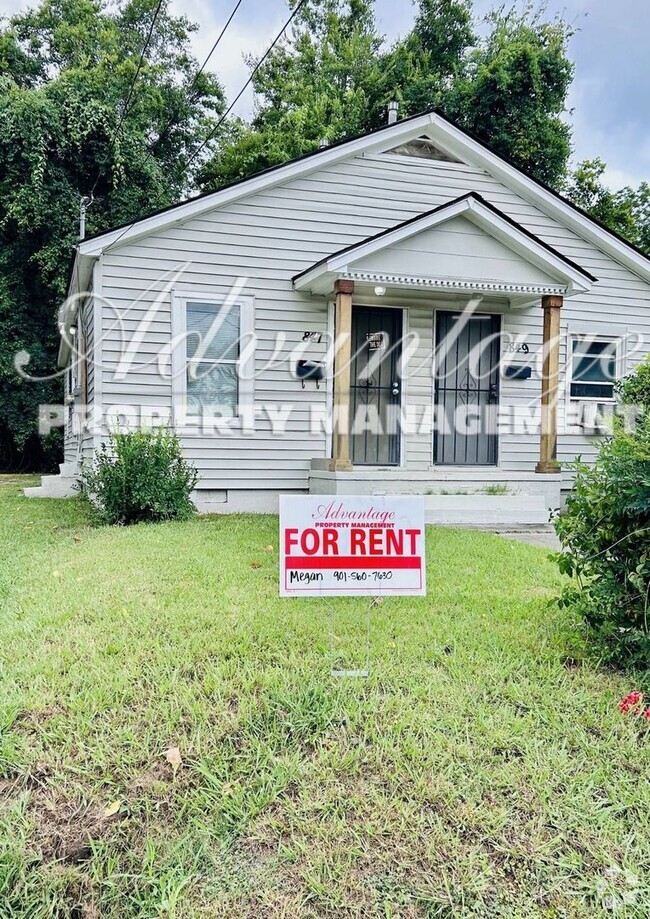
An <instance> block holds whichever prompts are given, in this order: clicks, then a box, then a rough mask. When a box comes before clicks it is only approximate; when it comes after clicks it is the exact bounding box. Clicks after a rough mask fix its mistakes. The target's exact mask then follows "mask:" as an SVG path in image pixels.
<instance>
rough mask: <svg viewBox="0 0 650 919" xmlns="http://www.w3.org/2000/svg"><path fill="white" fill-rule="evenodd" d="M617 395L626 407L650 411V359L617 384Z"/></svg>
mask: <svg viewBox="0 0 650 919" xmlns="http://www.w3.org/2000/svg"><path fill="white" fill-rule="evenodd" d="M616 394H617V395H618V398H619V399H620V401H621V402H623V403H625V404H626V405H636V406H638V407H639V408H640V409H643V410H645V411H648V409H650V358H646V360H644V361H642V362H641V363H640V364H638V365H637V366H636V367H635V368H634V370H633V371H632V372H631V373H629V374H628V375H627V376H626V377H625V378H624V379H622V380H620V381H619V382H618V383H617V384H616Z"/></svg>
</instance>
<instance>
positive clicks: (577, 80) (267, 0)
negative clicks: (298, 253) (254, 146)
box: [0, 0, 650, 188]
mask: <svg viewBox="0 0 650 919" xmlns="http://www.w3.org/2000/svg"><path fill="white" fill-rule="evenodd" d="M28 5H33V4H32V3H29V2H25V0H0V14H4V15H11V13H14V12H17V11H18V10H19V9H21V8H24V7H26V6H28ZM234 5H235V0H172V7H173V8H174V9H175V11H176V12H177V13H181V12H183V13H185V14H186V15H187V16H188V17H189V18H190V19H191V20H193V21H195V22H197V23H198V24H199V26H200V28H199V30H198V32H197V33H195V35H194V38H193V45H194V51H195V54H196V56H197V58H198V59H199V60H200V61H203V59H204V58H205V56H206V55H207V53H208V51H209V49H210V47H211V46H212V44H213V42H214V40H215V38H216V37H217V35H218V34H219V32H220V31H221V28H222V27H223V25H224V23H225V21H226V20H227V18H228V16H229V15H230V13H231V11H232V9H233V7H234ZM497 5H499V0H474V8H475V10H476V12H477V14H478V15H479V16H481V15H484V14H485V13H486V12H487V11H488V10H489V9H490V8H492V7H493V6H497ZM547 6H548V15H549V16H551V15H552V14H555V13H561V14H562V15H563V16H564V17H565V18H566V19H567V20H568V21H569V22H570V23H572V24H573V26H574V27H575V29H576V30H577V31H576V34H575V36H574V37H573V39H572V40H571V45H570V49H569V50H570V57H571V58H572V60H573V61H574V62H575V77H574V81H573V85H572V88H571V91H570V95H569V101H568V107H569V109H571V113H570V115H569V116H568V118H569V120H570V122H571V123H572V125H573V144H574V155H573V160H574V162H577V161H579V160H582V159H590V158H593V157H596V156H598V157H600V158H601V159H603V160H604V161H605V162H606V163H607V167H608V168H607V173H606V180H607V182H608V184H609V185H610V186H611V187H612V188H619V187H621V186H623V185H628V184H631V185H638V183H639V182H640V181H642V180H648V181H650V66H649V58H650V2H649V0H547ZM376 10H377V25H378V29H379V31H380V32H382V33H383V34H385V35H386V36H387V38H388V39H389V40H393V39H395V38H397V37H398V36H399V35H404V34H405V33H406V32H407V31H408V30H409V28H410V26H411V24H412V21H413V16H414V6H413V4H412V3H411V0H376ZM287 15H288V8H287V5H286V3H285V0H243V2H242V4H241V7H240V8H239V10H238V12H237V14H236V16H235V18H234V19H233V21H232V23H231V25H230V27H229V29H228V31H227V32H226V34H225V36H224V38H223V40H222V43H221V45H220V46H219V48H218V50H217V52H216V53H215V55H214V57H213V58H212V60H211V62H210V68H209V69H211V70H214V71H215V72H216V73H218V75H219V77H220V78H221V81H222V83H223V84H224V88H225V90H226V93H227V96H228V98H229V99H233V98H234V97H235V96H236V95H237V93H238V92H239V90H240V89H241V87H242V86H243V84H244V83H245V81H246V78H247V76H248V73H249V69H248V67H247V65H246V63H245V61H244V57H245V56H246V55H249V54H253V55H258V56H259V55H260V54H262V53H263V52H264V51H265V50H266V48H267V47H268V45H269V44H270V42H271V41H272V40H273V38H274V37H275V35H276V34H277V32H278V31H279V30H280V28H281V27H282V25H283V24H284V22H285V21H286V18H287ZM252 104H253V97H252V94H251V93H250V92H248V93H246V94H245V95H244V96H243V97H242V99H241V101H240V103H239V105H238V106H237V108H236V111H237V113H238V114H241V115H243V116H246V115H248V114H250V112H251V108H252Z"/></svg>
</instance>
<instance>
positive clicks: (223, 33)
mask: <svg viewBox="0 0 650 919" xmlns="http://www.w3.org/2000/svg"><path fill="white" fill-rule="evenodd" d="M243 2H244V0H237V3H236V4H235V8H234V10H233V11H232V13H231V14H230V16H229V17H228V20H227V22H226V24H225V26H224V27H223V29H222V30H221V32H220V33H219V36H218V37H217V40H216V42H215V43H214V44H213V46H212V47H211V48H210V53H209V54H208V56H207V57H206V59H205V60H204V61H203V63H202V64H201V66H200V67H199V69H198V71H197V72H196V74H195V76H194V79H193V80H192V83H191V85H190V88H189V89H188V91H187V92H188V95H189V94H190V93H191V92H192V90H193V89H194V87H195V86H196V81H197V80H198V78H199V77H200V76H201V74H202V73H203V71H204V70H205V68H206V67H207V66H208V61H209V60H210V58H211V57H212V55H213V54H214V52H215V51H216V50H217V48H218V47H219V43H220V41H221V39H222V38H223V36H224V35H225V32H226V29H227V28H228V26H229V25H230V23H231V22H232V21H233V19H234V18H235V14H236V13H237V10H238V9H239V7H240V6H241V5H242V3H243Z"/></svg>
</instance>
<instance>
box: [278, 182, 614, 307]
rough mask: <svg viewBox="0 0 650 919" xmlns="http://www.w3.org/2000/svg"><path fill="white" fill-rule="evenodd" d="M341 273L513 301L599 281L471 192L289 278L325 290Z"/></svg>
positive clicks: (297, 284)
mask: <svg viewBox="0 0 650 919" xmlns="http://www.w3.org/2000/svg"><path fill="white" fill-rule="evenodd" d="M338 278H348V279H351V280H354V281H355V282H358V283H359V284H361V285H363V284H370V285H372V284H376V285H386V286H390V287H398V288H411V289H413V288H419V289H428V290H431V291H441V292H449V291H452V292H455V293H462V292H463V291H466V292H467V293H468V294H474V293H480V294H483V295H489V296H490V295H491V296H500V297H506V298H508V299H509V300H510V302H511V304H512V305H518V306H523V305H525V304H527V303H530V302H531V301H533V300H537V299H538V298H539V297H540V296H543V295H547V294H559V295H562V296H565V297H570V296H572V295H573V294H577V293H582V292H584V291H587V290H588V289H589V288H590V287H591V285H592V283H593V282H595V281H596V280H597V279H596V278H595V277H594V276H593V275H591V274H590V273H589V272H588V271H586V270H585V269H584V268H582V267H581V266H580V265H577V264H576V263H575V262H572V261H571V260H570V259H568V258H566V256H564V255H563V254H562V253H561V252H558V251H557V250H556V249H554V248H553V247H552V246H549V245H548V244H547V243H545V242H544V241H543V240H541V239H539V238H538V237H536V236H535V235H533V234H532V233H530V231H528V230H526V229H525V228H524V227H522V226H521V225H520V224H518V223H516V221H514V220H512V218H510V217H508V216H507V215H506V214H504V213H503V212H502V211H500V210H499V209H498V208H496V207H495V206H494V205H492V204H490V203H489V202H488V201H486V200H485V199H484V198H482V197H481V196H480V195H479V194H477V193H475V192H472V193H470V194H468V195H463V196H462V197H460V198H456V199H454V200H453V201H450V202H448V203H447V204H443V205H442V206H440V207H437V208H435V209H434V210H431V211H427V212H426V213H424V214H420V215H418V216H416V217H414V218H412V219H410V220H406V221H404V222H402V223H399V224H397V225H396V226H394V227H391V228H389V229H388V230H384V231H383V232H382V233H378V234H376V235H375V236H370V237H368V238H367V239H364V240H362V241H361V242H359V243H355V244H354V245H352V246H348V247H346V248H345V249H341V250H339V251H338V252H334V253H333V254H332V255H329V256H327V257H326V258H324V259H322V260H321V261H319V262H317V263H316V264H315V265H312V266H311V267H310V268H307V269H306V270H305V271H302V272H301V273H300V274H298V275H296V276H295V277H294V279H293V283H294V287H295V288H296V289H297V290H308V291H310V292H311V293H314V294H328V293H330V292H331V291H332V290H333V288H334V282H335V281H336V280H337V279H338Z"/></svg>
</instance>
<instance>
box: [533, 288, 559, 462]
mask: <svg viewBox="0 0 650 919" xmlns="http://www.w3.org/2000/svg"><path fill="white" fill-rule="evenodd" d="M563 302H564V301H563V298H562V297H558V296H547V297H542V309H543V311H544V341H543V345H542V347H543V351H542V354H543V361H544V363H543V367H542V429H541V437H540V443H539V463H538V464H537V466H536V467H535V472H542V473H549V472H550V473H553V472H555V473H557V472H560V467H559V466H558V463H557V403H558V381H559V373H560V310H561V309H562V304H563Z"/></svg>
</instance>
